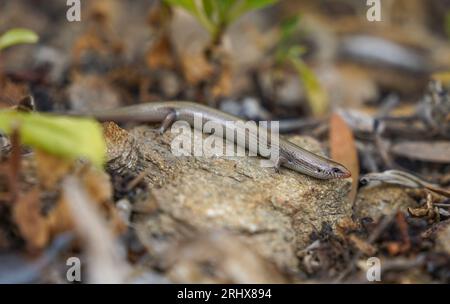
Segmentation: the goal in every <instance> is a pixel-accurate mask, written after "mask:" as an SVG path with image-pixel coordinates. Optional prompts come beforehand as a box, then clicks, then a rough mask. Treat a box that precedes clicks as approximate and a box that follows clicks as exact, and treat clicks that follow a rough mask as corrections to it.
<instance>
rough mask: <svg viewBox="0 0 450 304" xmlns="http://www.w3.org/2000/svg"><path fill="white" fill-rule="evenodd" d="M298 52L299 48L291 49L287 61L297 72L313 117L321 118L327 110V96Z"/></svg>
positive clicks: (300, 50)
mask: <svg viewBox="0 0 450 304" xmlns="http://www.w3.org/2000/svg"><path fill="white" fill-rule="evenodd" d="M299 52H303V50H302V49H301V48H293V50H292V52H291V53H290V55H289V60H290V62H291V63H292V64H293V65H294V67H295V69H296V70H297V73H298V75H299V78H300V79H301V81H302V83H303V86H304V87H305V90H306V95H307V98H308V103H309V107H310V109H311V111H312V113H313V115H314V116H321V115H323V114H325V113H326V112H327V110H328V106H329V104H328V95H327V93H326V91H325V90H324V89H323V88H322V86H321V85H320V82H319V80H318V79H317V77H316V75H315V74H314V72H313V71H312V70H311V69H310V68H309V67H308V66H307V65H306V63H305V62H304V61H303V60H302V59H301V58H300V57H299V56H298V55H299Z"/></svg>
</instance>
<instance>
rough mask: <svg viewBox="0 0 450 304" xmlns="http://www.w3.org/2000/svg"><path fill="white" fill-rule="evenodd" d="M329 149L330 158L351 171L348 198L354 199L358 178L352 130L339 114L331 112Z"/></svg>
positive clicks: (356, 155)
mask: <svg viewBox="0 0 450 304" xmlns="http://www.w3.org/2000/svg"><path fill="white" fill-rule="evenodd" d="M330 150H331V158H333V159H334V160H336V161H337V162H340V163H341V164H343V165H344V166H345V167H347V169H348V170H350V172H351V173H352V190H351V191H350V194H349V198H350V200H351V201H354V199H355V196H356V189H357V186H358V178H359V162H358V153H357V151H356V145H355V138H354V137H353V133H352V130H351V129H350V128H349V126H348V125H347V123H346V122H345V121H344V120H343V119H342V118H341V116H339V114H333V115H332V116H331V119H330Z"/></svg>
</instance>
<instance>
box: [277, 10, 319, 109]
mask: <svg viewBox="0 0 450 304" xmlns="http://www.w3.org/2000/svg"><path fill="white" fill-rule="evenodd" d="M299 21H300V18H299V17H298V16H294V17H292V18H289V19H287V20H285V21H284V22H283V23H282V24H281V28H280V30H281V33H280V40H279V42H278V48H277V51H276V55H275V59H276V65H277V66H281V65H284V64H286V63H288V64H291V65H292V66H293V67H294V68H295V70H296V72H297V74H298V77H299V79H300V81H301V82H302V84H303V86H304V88H305V91H306V95H307V99H308V103H309V107H310V109H311V111H312V113H313V115H314V116H320V115H322V114H324V113H325V112H326V111H327V109H328V96H327V94H326V92H325V90H324V89H323V88H322V87H321V85H320V82H319V80H318V79H317V77H316V75H315V74H314V72H313V71H312V70H311V69H310V68H309V67H308V65H307V64H306V63H305V62H304V61H303V59H302V56H303V55H304V54H305V53H306V49H305V48H304V47H303V46H300V45H297V44H295V43H293V36H294V34H295V33H296V32H297V29H298V24H299Z"/></svg>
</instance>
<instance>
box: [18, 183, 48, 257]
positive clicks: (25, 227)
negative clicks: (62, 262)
mask: <svg viewBox="0 0 450 304" xmlns="http://www.w3.org/2000/svg"><path fill="white" fill-rule="evenodd" d="M39 196H40V190H39V189H38V188H37V187H35V188H33V189H32V190H30V191H29V192H28V193H26V194H25V195H24V196H23V197H20V198H19V199H18V200H17V201H16V203H15V204H14V206H13V218H14V221H15V223H16V224H17V227H18V228H19V231H20V234H21V236H22V237H23V238H24V239H25V241H26V243H27V246H28V248H29V249H30V250H39V249H42V248H44V247H45V246H46V245H47V243H48V241H49V237H50V236H49V231H48V226H47V221H46V219H45V217H44V216H43V215H42V213H41V202H40V199H39Z"/></svg>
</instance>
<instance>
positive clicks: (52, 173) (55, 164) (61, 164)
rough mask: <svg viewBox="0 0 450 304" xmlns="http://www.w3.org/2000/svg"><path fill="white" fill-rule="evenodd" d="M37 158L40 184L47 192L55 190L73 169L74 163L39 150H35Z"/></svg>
mask: <svg viewBox="0 0 450 304" xmlns="http://www.w3.org/2000/svg"><path fill="white" fill-rule="evenodd" d="M35 158H36V171H37V172H36V173H37V176H38V179H39V184H40V185H41V186H42V187H43V188H44V189H46V190H52V189H53V190H54V189H55V188H56V186H57V185H58V183H59V182H60V181H61V179H62V178H63V177H64V176H66V175H67V174H68V173H69V172H70V171H71V170H72V167H73V161H71V160H64V159H62V158H61V157H58V156H55V155H52V154H49V153H46V152H44V151H41V150H39V149H36V150H35Z"/></svg>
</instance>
